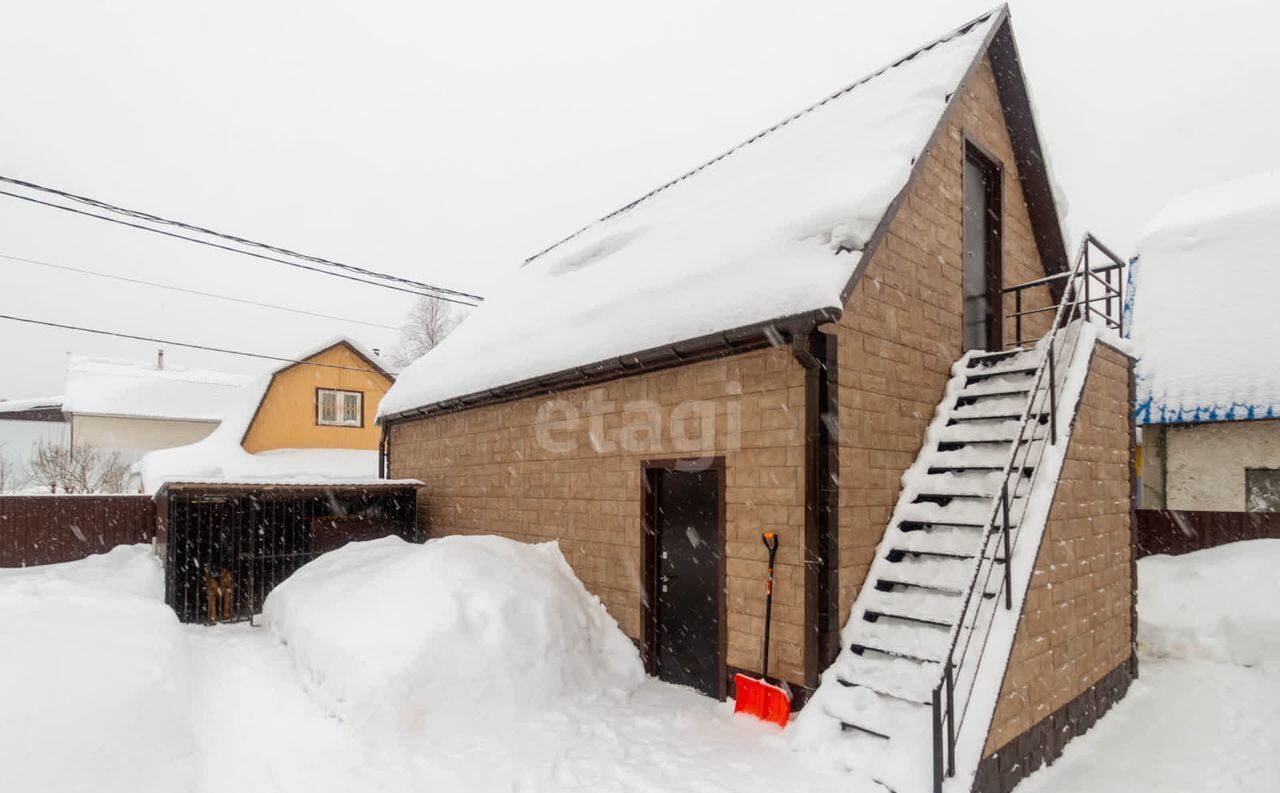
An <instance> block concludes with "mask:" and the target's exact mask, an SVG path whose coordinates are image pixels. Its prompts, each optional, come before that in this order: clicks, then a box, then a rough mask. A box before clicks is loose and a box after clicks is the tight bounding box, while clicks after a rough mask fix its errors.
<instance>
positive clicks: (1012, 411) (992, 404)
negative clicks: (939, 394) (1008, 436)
mask: <svg viewBox="0 0 1280 793" xmlns="http://www.w3.org/2000/svg"><path fill="white" fill-rule="evenodd" d="M1026 407H1027V396H1026V394H1022V395H1017V396H989V397H988V398H986V399H982V400H980V401H977V402H974V403H972V404H964V405H957V406H956V407H954V408H952V409H951V411H950V414H949V416H948V420H949V421H951V422H955V421H957V420H961V421H963V420H965V419H970V420H971V419H992V418H1006V417H1012V418H1014V419H1019V418H1022V411H1023V410H1025V409H1026Z"/></svg>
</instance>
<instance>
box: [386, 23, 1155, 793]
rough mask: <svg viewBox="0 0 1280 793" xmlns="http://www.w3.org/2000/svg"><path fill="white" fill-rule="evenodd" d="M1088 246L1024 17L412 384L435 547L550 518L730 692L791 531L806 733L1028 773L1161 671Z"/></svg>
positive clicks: (563, 284) (685, 185) (434, 356)
mask: <svg viewBox="0 0 1280 793" xmlns="http://www.w3.org/2000/svg"><path fill="white" fill-rule="evenodd" d="M1090 245H1091V246H1092V247H1093V259H1092V264H1090V263H1089V262H1090V260H1089V259H1087V258H1085V257H1084V256H1079V257H1076V258H1075V259H1073V258H1071V257H1070V256H1069V254H1068V252H1067V249H1066V245H1065V244H1064V240H1063V232H1062V228H1061V224H1060V221H1059V218H1058V212H1057V208H1056V202H1055V195H1054V190H1053V185H1052V182H1051V180H1050V176H1049V174H1048V171H1047V168H1046V162H1045V155H1044V152H1043V150H1042V147H1041V143H1040V140H1039V137H1038V134H1037V131H1036V124H1035V119H1034V114H1033V112H1032V107H1031V102H1030V99H1029V96H1028V92H1027V86H1026V83H1025V81H1024V78H1023V74H1022V70H1021V67H1020V63H1019V58H1018V53H1017V48H1016V45H1015V42H1014V38H1013V31H1012V27H1011V23H1010V19H1009V14H1008V12H1007V10H1005V9H1003V8H1002V9H998V10H996V11H993V12H992V13H989V14H987V15H985V16H983V17H981V18H980V19H977V20H975V21H973V22H971V23H969V24H967V25H964V26H963V27H961V28H959V29H957V30H954V31H951V32H950V33H947V34H946V35H944V36H942V37H941V38H939V39H938V40H936V41H933V42H931V43H929V44H927V45H925V46H924V47H921V48H920V49H918V50H915V51H913V52H911V53H908V54H907V55H906V56H904V57H903V58H901V59H900V60H898V61H896V62H894V63H892V64H890V65H888V66H886V67H885V68H883V69H881V70H879V71H877V72H875V73H874V74H871V75H868V76H867V77H865V78H863V79H860V80H858V81H857V82H855V83H853V84H851V85H850V86H848V87H846V88H844V89H841V90H840V91H837V92H836V93H834V94H832V95H831V96H829V97H827V98H826V99H824V100H822V101H820V102H818V103H817V104H815V105H813V106H811V107H809V108H807V109H805V110H803V111H801V112H799V113H797V114H795V115H794V116H791V117H790V118H787V119H785V120H783V121H782V122H780V123H779V124H777V125H775V126H774V127H772V128H770V129H768V130H765V131H763V132H761V133H759V134H757V135H755V136H753V137H751V138H750V139H749V140H747V141H746V142H744V143H742V144H740V145H738V146H735V147H734V148H732V149H730V150H729V151H727V152H725V153H723V154H721V155H719V156H717V157H715V158H713V159H712V160H710V161H708V162H707V163H706V164H704V165H702V166H700V167H698V168H695V169H694V170H692V171H691V172H689V173H688V174H686V175H684V176H682V177H679V178H677V179H675V180H673V181H671V182H669V183H667V184H666V185H663V186H660V187H658V188H657V189H655V190H653V191H652V192H650V193H648V194H646V195H645V196H642V197H641V198H639V199H638V200H636V201H635V202H633V203H631V204H629V205H627V206H625V207H623V208H622V209H619V210H617V211H615V212H613V213H610V214H609V215H607V216H605V217H603V218H601V219H600V220H599V221H597V222H595V223H592V224H590V225H588V226H587V227H585V228H583V229H582V230H580V231H578V232H576V233H574V234H572V235H570V236H569V237H567V238H565V239H564V240H562V241H561V242H559V243H557V244H555V245H553V246H551V247H550V248H548V249H547V250H545V251H543V252H541V253H538V254H537V255H535V256H533V257H531V258H530V259H528V260H526V261H525V262H524V263H522V264H521V265H520V266H519V267H518V268H516V269H514V271H513V272H512V273H511V275H510V277H509V278H508V279H507V280H506V282H505V287H506V288H505V290H504V291H502V292H500V293H498V294H494V295H491V296H490V297H489V298H488V299H487V300H486V301H485V303H484V304H483V305H482V306H481V307H480V308H478V309H477V310H476V311H475V312H474V313H473V314H472V315H471V316H470V317H469V319H468V320H467V322H466V323H464V324H463V325H462V326H461V327H460V328H459V329H458V330H457V331H455V332H454V333H453V334H452V335H451V336H450V337H449V338H448V339H446V340H445V341H444V342H443V343H442V344H441V345H440V346H439V347H437V348H436V349H435V350H433V351H432V352H430V353H428V354H427V355H426V356H425V357H424V358H422V359H421V360H419V361H418V362H416V363H414V364H413V365H412V366H410V367H409V368H408V369H407V370H406V371H404V372H402V373H401V375H400V376H399V378H398V379H397V382H396V384H395V385H394V386H393V387H392V388H391V390H390V391H389V392H388V393H387V395H386V397H385V398H384V399H383V402H382V408H381V412H380V420H381V422H382V423H383V425H384V427H385V433H386V436H387V442H386V454H387V459H386V461H385V465H386V466H387V468H388V470H389V474H390V475H391V476H394V477H412V478H415V479H420V480H422V481H423V482H424V483H425V484H426V489H425V490H424V493H423V496H422V497H421V498H420V499H419V505H418V509H419V522H420V524H421V526H422V528H423V529H425V530H426V532H427V533H429V534H430V535H431V536H440V535H448V534H461V533H476V534H479V533H493V534H500V535H504V536H508V537H512V538H516V539H521V540H526V541H545V540H557V541H558V542H559V544H560V546H561V548H562V550H563V552H564V555H565V557H566V558H567V559H568V560H569V562H570V564H571V565H572V566H573V568H574V570H575V571H576V573H577V574H578V576H579V577H580V578H581V579H582V581H583V582H584V584H585V585H586V586H587V587H588V589H590V590H591V591H592V592H593V593H594V594H596V595H598V596H599V597H600V598H601V600H602V601H603V602H604V603H605V605H606V607H607V608H608V609H609V612H610V613H611V614H612V615H613V616H614V618H616V619H617V620H618V622H619V624H620V626H621V627H622V629H623V630H624V631H625V632H626V633H627V634H628V635H630V636H631V637H632V638H633V639H634V640H635V641H636V643H637V645H638V646H639V648H640V650H641V653H642V656H643V658H644V660H645V664H646V666H647V668H648V670H649V671H650V672H651V673H652V674H656V675H657V676H659V677H661V678H663V679H666V680H670V681H674V682H678V683H684V684H687V685H690V686H693V687H695V688H697V689H699V690H701V691H703V692H705V693H707V694H709V695H711V696H720V697H723V696H725V695H726V694H727V693H729V692H730V686H731V678H732V675H733V673H734V672H737V671H747V672H755V673H759V671H760V667H761V641H762V638H761V637H762V634H763V633H764V630H763V628H764V624H763V617H764V602H763V601H764V597H763V589H764V587H763V579H764V576H765V565H766V561H765V559H766V554H765V549H764V548H763V546H762V543H761V532H763V531H773V532H776V533H777V534H778V535H779V537H780V539H781V550H780V551H779V556H778V565H777V584H776V587H775V589H774V608H773V617H774V619H773V626H772V632H771V633H772V642H771V645H770V652H769V658H770V659H771V661H772V663H771V665H770V672H771V673H772V674H773V675H774V676H775V677H777V678H780V679H781V680H783V681H786V682H787V683H788V684H789V685H790V686H791V687H792V688H793V690H794V691H795V692H796V694H797V704H799V703H800V702H802V701H804V700H807V704H806V705H805V706H804V709H803V711H802V712H801V714H800V716H799V718H798V721H797V722H796V724H795V725H793V728H792V729H793V730H794V731H795V732H796V733H797V739H798V740H801V741H803V742H805V743H808V744H812V745H821V746H827V747H829V750H830V751H831V752H832V753H833V754H835V755H836V756H838V757H839V758H840V759H841V760H842V761H843V762H845V763H847V764H849V765H851V766H858V767H863V768H866V769H869V770H870V771H871V772H872V773H873V774H874V775H875V776H876V777H877V778H879V779H881V780H883V781H885V782H886V783H887V784H888V785H889V786H890V787H891V788H892V789H894V790H897V791H899V793H915V792H916V791H923V790H927V789H930V787H932V789H935V790H940V789H941V788H942V787H943V786H944V785H945V786H948V787H949V788H954V789H959V788H964V789H970V788H973V789H977V790H982V791H1004V790H1008V789H1009V788H1010V787H1011V786H1012V785H1014V784H1016V783H1017V781H1018V780H1019V779H1020V778H1021V777H1022V776H1023V775H1025V774H1026V773H1029V771H1030V770H1034V768H1035V767H1036V766H1037V765H1039V764H1040V763H1042V762H1044V761H1045V760H1046V759H1052V758H1053V757H1055V756H1056V755H1057V753H1058V752H1059V751H1060V750H1061V746H1062V744H1063V743H1064V742H1065V741H1064V738H1065V737H1069V736H1070V735H1072V734H1075V733H1077V732H1080V731H1082V730H1084V729H1087V728H1088V727H1089V725H1090V724H1092V722H1093V720H1094V719H1096V718H1097V717H1098V715H1099V714H1100V713H1102V712H1103V711H1105V710H1106V708H1107V707H1108V706H1109V705H1110V703H1111V702H1113V701H1114V700H1115V699H1116V698H1118V697H1119V696H1121V695H1123V693H1124V691H1125V689H1126V687H1127V685H1128V682H1129V680H1130V679H1131V678H1132V676H1133V675H1134V674H1135V673H1136V664H1135V663H1134V661H1133V658H1134V656H1133V630H1134V620H1133V616H1132V608H1133V603H1134V595H1133V583H1134V577H1133V571H1132V567H1131V565H1132V561H1133V553H1132V548H1131V543H1132V538H1133V532H1132V526H1131V508H1132V491H1131V485H1132V482H1133V473H1132V467H1131V465H1130V459H1131V454H1132V449H1133V437H1132V432H1131V424H1130V415H1131V402H1130V396H1131V384H1132V379H1131V375H1132V367H1131V361H1130V359H1129V358H1128V356H1127V355H1126V354H1125V353H1123V352H1121V351H1120V349H1118V348H1117V347H1116V346H1114V345H1112V344H1110V343H1108V342H1106V341H1104V340H1103V338H1100V336H1103V337H1105V336H1106V334H1109V333H1110V332H1111V331H1112V330H1114V329H1115V328H1116V327H1117V326H1118V324H1119V323H1118V315H1119V305H1118V303H1119V301H1118V298H1117V299H1113V300H1093V299H1092V298H1090V297H1089V295H1090V290H1092V294H1093V295H1094V296H1103V297H1112V294H1111V293H1110V292H1108V291H1107V289H1108V287H1107V286H1106V285H1105V284H1106V283H1107V281H1108V279H1110V278H1112V277H1115V276H1118V273H1119V268H1121V267H1123V263H1121V262H1116V261H1115V260H1114V257H1111V258H1110V263H1109V264H1106V266H1105V267H1103V268H1098V269H1096V270H1085V269H1081V268H1086V267H1094V266H1096V265H1098V264H1100V263H1103V262H1106V261H1108V258H1107V256H1105V255H1104V254H1105V250H1104V249H1101V248H1099V247H1098V246H1096V245H1093V243H1092V242H1091V243H1090ZM1099 290H1102V291H1099ZM1117 295H1118V293H1117ZM1113 303H1114V304H1115V305H1114V311H1113V312H1112V313H1108V312H1107V307H1108V306H1110V305H1111V304H1113ZM1113 314H1114V316H1113ZM1055 317H1056V318H1057V319H1056V321H1055V319H1054V318H1055ZM1091 318H1092V319H1093V320H1094V321H1092V322H1090V321H1087V320H1089V319H1091ZM1082 320H1084V321H1082ZM1036 339H1040V341H1038V342H1036V341H1035V340H1036ZM842 626H843V628H842Z"/></svg>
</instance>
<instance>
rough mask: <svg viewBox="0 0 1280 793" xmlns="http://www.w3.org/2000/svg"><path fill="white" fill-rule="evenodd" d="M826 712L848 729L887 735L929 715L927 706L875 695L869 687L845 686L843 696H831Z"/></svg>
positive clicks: (912, 728) (909, 728)
mask: <svg viewBox="0 0 1280 793" xmlns="http://www.w3.org/2000/svg"><path fill="white" fill-rule="evenodd" d="M826 707H827V713H828V715H830V716H831V717H832V718H834V719H836V720H837V721H839V722H840V725H841V727H843V728H845V729H848V730H857V731H860V732H865V733H870V734H872V735H879V736H883V737H885V738H891V737H893V735H894V734H895V733H896V734H902V733H904V732H908V731H915V730H918V729H919V728H920V725H921V722H922V721H925V723H927V721H926V720H927V719H929V718H931V716H932V714H931V713H930V712H929V708H927V707H925V706H924V705H923V704H920V705H917V704H914V703H911V702H906V701H904V700H901V699H898V698H897V697H886V696H883V695H881V694H877V693H876V692H874V691H872V690H871V689H869V688H860V687H854V688H847V689H846V690H845V696H842V697H832V698H831V700H830V701H829V702H828V703H827V705H826Z"/></svg>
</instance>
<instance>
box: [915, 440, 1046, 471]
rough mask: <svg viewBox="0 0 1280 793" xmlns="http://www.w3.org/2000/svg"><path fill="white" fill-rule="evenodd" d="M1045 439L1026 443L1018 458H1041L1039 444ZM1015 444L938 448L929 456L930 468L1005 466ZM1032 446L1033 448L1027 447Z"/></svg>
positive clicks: (1019, 459)
mask: <svg viewBox="0 0 1280 793" xmlns="http://www.w3.org/2000/svg"><path fill="white" fill-rule="evenodd" d="M1043 443H1044V441H1043V440H1040V439H1036V440H1033V441H1030V442H1028V443H1024V444H1023V445H1022V446H1023V448H1022V449H1020V450H1019V452H1018V460H1015V461H1014V462H1015V463H1018V462H1019V461H1021V460H1023V459H1027V458H1029V459H1032V460H1038V459H1040V448H1039V445H1041V444H1043ZM1012 446H1013V444H1008V443H1007V444H1005V445H1003V446H999V445H983V446H966V447H964V448H962V449H947V450H938V451H936V452H935V453H934V454H933V455H931V456H930V458H929V463H930V468H931V469H933V468H937V469H943V470H946V469H956V468H1003V467H1004V464H1005V462H1006V461H1007V460H1008V459H1009V450H1010V449H1011V448H1012ZM1027 447H1031V448H1027Z"/></svg>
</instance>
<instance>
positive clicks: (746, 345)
mask: <svg viewBox="0 0 1280 793" xmlns="http://www.w3.org/2000/svg"><path fill="white" fill-rule="evenodd" d="M840 314H841V311H840V309H838V308H834V307H831V308H822V309H818V310H816V311H809V312H805V313H803V314H794V315H792V316H788V317H782V318H780V319H773V320H767V321H764V322H756V323H754V324H751V325H744V326H742V327H739V328H734V329H732V330H726V331H721V332H718V333H710V334H707V335H706V336H699V337H697V338H695V339H689V340H688V341H678V342H675V343H673V344H664V345H662V346H661V347H651V348H649V349H647V350H641V351H640V352H636V353H628V354H627V355H622V356H619V357H617V358H608V359H606V360H603V361H596V362H595V363H589V364H586V365H585V366H576V367H574V368H572V369H562V370H561V371H558V372H552V373H551V374H546V375H542V376H540V377H534V378H530V379H528V380H521V381H520V382H517V383H511V384H510V385H502V386H497V387H495V388H490V389H487V390H485V391H477V392H475V393H471V394H467V395H465V396H460V397H456V398H453V399H446V400H444V401H442V402H436V403H433V404H430V405H424V406H423V407H419V408H412V409H410V410H403V411H400V412H399V413H393V414H392V415H390V416H383V417H381V418H379V419H378V423H380V424H381V423H392V422H395V421H400V420H403V419H410V418H425V417H427V416H440V415H444V414H447V413H457V412H459V411H462V410H469V409H471V408H475V407H480V406H482V405H497V404H501V403H503V402H513V401H515V400H517V399H524V398H526V397H531V396H543V395H546V394H552V393H555V392H557V391H565V390H568V389H571V388H581V387H583V386H588V385H598V384H600V383H606V382H609V381H610V380H618V379H620V378H623V377H630V376H631V375H635V374H641V373H644V372H654V371H658V370H661V369H670V368H672V367H675V366H681V365H684V364H689V363H696V362H698V361H707V360H712V359H714V358H724V357H726V356H730V355H738V354H740V353H744V352H750V351H752V350H759V349H763V348H765V347H781V346H783V345H785V344H789V343H790V342H791V340H792V339H795V338H797V337H804V336H805V335H806V334H808V332H809V331H810V330H812V329H813V328H814V327H816V326H818V325H820V324H822V323H824V322H834V321H835V320H837V319H839V317H840Z"/></svg>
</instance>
